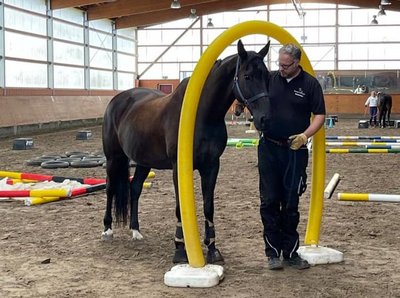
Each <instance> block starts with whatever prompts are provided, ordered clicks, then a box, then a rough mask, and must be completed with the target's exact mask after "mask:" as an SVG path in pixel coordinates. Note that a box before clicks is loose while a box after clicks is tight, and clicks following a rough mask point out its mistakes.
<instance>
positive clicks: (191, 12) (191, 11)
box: [189, 8, 197, 20]
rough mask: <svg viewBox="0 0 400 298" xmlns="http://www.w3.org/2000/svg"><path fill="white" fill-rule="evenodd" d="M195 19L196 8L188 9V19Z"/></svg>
mask: <svg viewBox="0 0 400 298" xmlns="http://www.w3.org/2000/svg"><path fill="white" fill-rule="evenodd" d="M195 18H197V15H196V8H191V9H190V15H189V19H191V20H193V19H195Z"/></svg>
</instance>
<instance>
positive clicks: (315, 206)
mask: <svg viewBox="0 0 400 298" xmlns="http://www.w3.org/2000/svg"><path fill="white" fill-rule="evenodd" d="M250 34H264V35H268V36H270V37H272V38H274V39H276V40H278V41H279V42H280V43H282V44H286V43H294V44H296V45H298V46H299V47H300V49H302V48H301V46H300V44H299V43H298V42H297V41H296V40H295V39H294V37H293V36H291V35H290V34H289V33H288V32H287V31H286V30H285V29H283V28H281V27H279V26H277V25H275V24H272V23H269V22H263V21H249V22H244V23H240V24H238V25H235V26H233V27H231V28H229V29H227V30H225V31H224V32H223V33H221V34H220V35H219V36H218V37H217V38H216V39H215V40H214V41H213V42H212V43H211V44H210V46H209V47H208V48H207V50H206V51H205V52H204V54H203V55H202V56H201V57H200V60H199V62H198V63H197V65H196V67H195V69H194V72H193V74H192V76H191V78H190V80H189V83H188V87H187V90H186V93H185V97H184V100H183V105H182V111H181V118H180V123H179V134H178V192H179V198H180V209H181V216H182V227H183V234H184V238H185V245H186V251H187V255H188V259H189V265H190V266H192V267H195V268H196V267H203V266H204V265H205V261H204V256H203V253H202V249H201V244H200V237H199V231H198V227H197V217H196V211H195V201H194V186H193V137H194V126H195V121H196V112H197V107H198V103H199V99H200V94H201V91H202V89H203V86H204V82H205V80H206V78H207V76H208V74H209V72H210V70H211V67H212V66H213V65H214V62H215V60H217V58H218V56H219V55H220V54H221V53H222V51H223V50H224V49H225V48H226V47H227V46H229V45H230V44H232V43H233V42H234V41H235V40H237V39H239V38H241V37H243V36H246V35H250ZM302 52H303V53H302V60H301V65H302V67H303V69H304V70H306V71H307V72H308V73H310V74H312V75H314V76H315V74H314V71H313V69H312V67H311V63H310V61H309V59H308V58H307V55H306V54H305V53H304V51H303V50H302ZM313 139H314V141H313V148H314V149H313V173H312V190H311V203H310V217H311V216H312V217H313V218H309V224H308V226H309V227H310V221H312V222H313V224H314V225H317V226H316V227H315V226H313V227H311V228H310V230H311V231H310V233H309V236H310V238H309V239H311V240H310V241H311V242H313V243H314V242H315V243H317V242H318V236H319V227H320V221H321V217H322V203H321V202H322V198H323V187H324V182H325V181H324V180H325V133H324V130H323V129H321V130H320V131H319V132H318V133H317V134H316V135H315V137H314V138H313ZM321 161H323V164H320V163H321ZM317 164H320V165H319V166H317ZM317 184H319V185H317ZM311 210H313V214H311ZM314 213H315V215H314ZM318 219H319V223H318Z"/></svg>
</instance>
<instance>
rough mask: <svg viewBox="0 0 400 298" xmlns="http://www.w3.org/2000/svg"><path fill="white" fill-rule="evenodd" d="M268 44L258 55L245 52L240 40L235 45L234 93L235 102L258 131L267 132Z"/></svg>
mask: <svg viewBox="0 0 400 298" xmlns="http://www.w3.org/2000/svg"><path fill="white" fill-rule="evenodd" d="M269 44H270V43H269V42H268V44H267V45H266V46H265V47H264V48H263V49H261V51H259V52H258V53H256V52H252V51H251V52H247V51H246V50H245V48H244V46H243V43H242V42H241V41H240V40H239V42H238V45H237V49H238V59H237V63H236V71H235V77H234V82H233V84H234V86H233V87H234V93H235V96H236V98H237V100H238V101H239V102H240V103H242V104H244V105H245V106H246V107H247V109H248V110H249V111H250V113H251V114H252V115H253V118H254V125H255V127H256V128H257V129H258V130H267V128H268V125H269V120H270V118H271V107H270V101H269V97H268V80H269V71H268V69H267V67H266V66H265V63H264V57H265V56H266V55H267V53H268V50H269Z"/></svg>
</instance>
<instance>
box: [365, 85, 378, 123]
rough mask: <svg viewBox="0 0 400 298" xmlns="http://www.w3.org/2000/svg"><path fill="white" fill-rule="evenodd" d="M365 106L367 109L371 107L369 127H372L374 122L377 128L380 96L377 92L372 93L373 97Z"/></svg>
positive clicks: (371, 96) (368, 99)
mask: <svg viewBox="0 0 400 298" xmlns="http://www.w3.org/2000/svg"><path fill="white" fill-rule="evenodd" d="M364 105H365V107H369V115H370V118H369V126H370V127H372V122H374V126H373V127H376V125H377V121H376V118H377V116H378V96H377V94H376V92H375V91H372V92H371V95H370V96H369V97H368V98H367V101H366V102H365V104H364Z"/></svg>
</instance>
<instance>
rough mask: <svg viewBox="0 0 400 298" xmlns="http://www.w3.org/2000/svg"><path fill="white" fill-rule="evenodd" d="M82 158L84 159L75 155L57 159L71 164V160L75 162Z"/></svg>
mask: <svg viewBox="0 0 400 298" xmlns="http://www.w3.org/2000/svg"><path fill="white" fill-rule="evenodd" d="M81 160H82V159H81V158H74V157H63V158H59V159H57V161H65V162H68V163H69V164H70V165H71V162H74V161H81Z"/></svg>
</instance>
